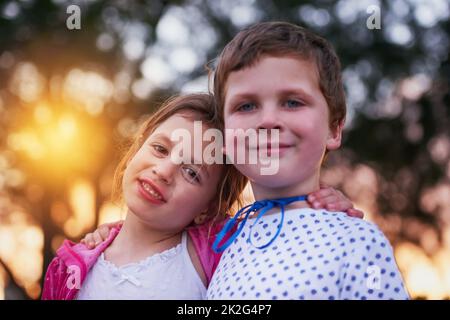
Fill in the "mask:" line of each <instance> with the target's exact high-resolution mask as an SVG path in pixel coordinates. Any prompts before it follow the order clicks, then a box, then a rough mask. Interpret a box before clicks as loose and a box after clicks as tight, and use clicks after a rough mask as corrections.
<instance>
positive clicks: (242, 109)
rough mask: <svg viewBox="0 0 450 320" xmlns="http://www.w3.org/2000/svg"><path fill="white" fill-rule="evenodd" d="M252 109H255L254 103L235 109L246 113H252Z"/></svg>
mask: <svg viewBox="0 0 450 320" xmlns="http://www.w3.org/2000/svg"><path fill="white" fill-rule="evenodd" d="M254 108H256V106H255V104H254V103H244V104H242V105H240V106H239V107H238V108H237V111H243V112H247V111H252V110H253V109H254Z"/></svg>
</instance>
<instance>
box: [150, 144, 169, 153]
mask: <svg viewBox="0 0 450 320" xmlns="http://www.w3.org/2000/svg"><path fill="white" fill-rule="evenodd" d="M152 147H153V150H155V151H156V152H157V153H158V154H161V155H164V156H167V155H168V154H169V152H168V151H167V149H166V148H164V147H163V146H161V145H159V144H154V145H152Z"/></svg>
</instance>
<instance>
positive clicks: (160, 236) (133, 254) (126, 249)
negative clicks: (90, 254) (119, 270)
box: [105, 211, 182, 266]
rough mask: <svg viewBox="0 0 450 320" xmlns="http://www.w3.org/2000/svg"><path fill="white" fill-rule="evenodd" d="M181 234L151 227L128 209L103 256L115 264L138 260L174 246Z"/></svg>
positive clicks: (179, 239)
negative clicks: (121, 224)
mask: <svg viewBox="0 0 450 320" xmlns="http://www.w3.org/2000/svg"><path fill="white" fill-rule="evenodd" d="M181 234H182V231H180V232H166V231H161V230H156V229H154V228H151V227H150V226H148V225H147V224H145V223H144V222H142V221H140V220H139V218H138V217H136V215H134V213H132V212H131V211H128V214H127V217H126V219H125V221H124V223H123V226H122V229H121V230H120V232H119V234H118V235H117V237H116V238H115V239H114V241H113V243H112V244H111V246H110V247H109V248H108V249H107V250H106V251H105V256H106V259H107V260H109V261H111V262H113V263H114V264H116V265H117V266H120V265H125V264H128V263H133V262H138V261H141V260H143V259H145V258H147V257H149V256H152V255H154V254H157V253H160V252H163V251H165V250H167V249H170V248H173V247H175V246H176V245H178V244H179V243H180V241H181Z"/></svg>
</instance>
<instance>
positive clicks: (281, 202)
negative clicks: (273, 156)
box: [213, 195, 307, 253]
mask: <svg viewBox="0 0 450 320" xmlns="http://www.w3.org/2000/svg"><path fill="white" fill-rule="evenodd" d="M306 197H307V195H301V196H295V197H289V198H278V199H267V200H260V201H255V202H254V203H253V204H250V205H248V206H245V207H243V208H242V209H240V210H239V211H238V212H237V213H236V214H235V215H234V216H233V218H231V219H230V220H228V221H227V223H226V224H225V226H224V227H223V228H222V230H220V232H219V234H218V235H217V237H216V240H215V241H214V244H213V250H214V252H216V253H220V252H222V251H224V250H225V249H226V248H228V247H229V246H230V245H231V244H232V243H233V241H234V240H235V239H236V238H237V236H238V235H239V234H240V233H241V231H242V229H243V228H244V225H245V223H246V222H247V220H248V218H249V217H250V215H251V214H252V213H254V212H256V211H259V210H261V212H260V213H258V216H257V218H256V220H255V222H254V223H253V225H252V226H251V228H253V227H254V226H255V225H256V223H257V222H258V221H259V220H260V219H261V218H262V217H263V216H264V215H265V214H266V212H267V211H269V210H270V209H272V208H274V207H276V206H278V207H280V208H281V221H280V223H279V224H278V226H277V232H276V233H275V235H274V236H273V237H272V239H270V241H269V242H268V243H266V244H265V245H262V246H259V247H258V246H255V245H254V244H253V243H252V239H251V232H250V234H249V236H248V240H247V241H249V242H250V243H251V244H252V245H253V246H254V247H256V248H257V249H264V248H266V247H268V246H270V245H271V244H272V243H273V242H274V241H275V239H276V238H277V237H278V235H279V234H280V232H281V228H282V227H283V222H284V207H285V206H287V205H288V204H291V203H292V202H295V201H306ZM240 217H243V219H242V222H241V224H240V225H239V227H238V229H237V230H236V231H235V232H234V233H232V234H231V235H230V238H228V240H227V241H226V242H225V243H224V244H223V245H221V246H219V244H220V242H222V240H223V238H225V236H226V235H227V234H228V233H229V232H230V231H231V230H232V229H233V227H234V226H235V225H236V223H239V221H238V219H239V218H240Z"/></svg>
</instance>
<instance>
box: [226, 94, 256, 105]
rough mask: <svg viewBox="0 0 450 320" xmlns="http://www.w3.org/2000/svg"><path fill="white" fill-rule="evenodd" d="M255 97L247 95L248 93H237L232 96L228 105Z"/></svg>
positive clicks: (254, 95) (254, 96)
mask: <svg viewBox="0 0 450 320" xmlns="http://www.w3.org/2000/svg"><path fill="white" fill-rule="evenodd" d="M256 97H257V94H254V93H248V92H242V93H239V92H238V93H237V94H234V95H233V96H232V97H231V99H230V103H235V101H236V100H242V99H254V98H256Z"/></svg>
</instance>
